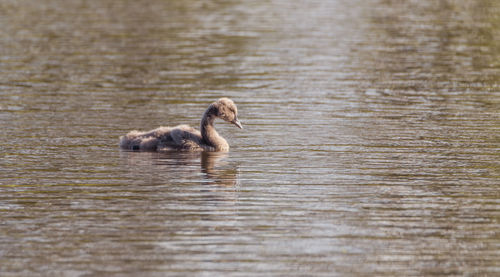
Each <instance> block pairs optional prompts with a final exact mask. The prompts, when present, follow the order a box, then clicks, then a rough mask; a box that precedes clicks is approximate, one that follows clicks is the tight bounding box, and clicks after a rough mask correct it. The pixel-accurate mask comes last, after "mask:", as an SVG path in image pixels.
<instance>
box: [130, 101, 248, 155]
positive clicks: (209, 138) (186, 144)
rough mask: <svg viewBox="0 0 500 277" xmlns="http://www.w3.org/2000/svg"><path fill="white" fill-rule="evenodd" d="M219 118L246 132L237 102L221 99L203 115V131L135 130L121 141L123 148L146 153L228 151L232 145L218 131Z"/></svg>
mask: <svg viewBox="0 0 500 277" xmlns="http://www.w3.org/2000/svg"><path fill="white" fill-rule="evenodd" d="M216 118H220V119H222V120H224V121H227V122H230V123H232V124H234V125H236V126H237V127H239V128H241V129H243V127H242V126H241V123H240V121H239V120H238V110H237V108H236V105H235V104H234V102H233V101H232V100H231V99H229V98H220V99H219V100H217V101H216V102H214V103H212V104H210V105H209V106H208V108H207V110H206V111H205V113H204V114H203V117H202V119H201V124H200V131H198V130H196V129H194V128H193V127H190V126H188V125H178V126H175V127H159V128H157V129H154V130H151V131H147V132H141V131H135V130H134V131H131V132H129V133H128V134H126V135H125V136H121V137H120V147H121V148H124V149H129V150H144V151H160V150H183V151H229V144H228V143H227V141H226V140H225V139H224V138H223V137H221V136H220V135H219V134H218V133H217V131H216V130H215V127H214V121H215V119H216Z"/></svg>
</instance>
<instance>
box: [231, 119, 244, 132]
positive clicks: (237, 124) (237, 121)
mask: <svg viewBox="0 0 500 277" xmlns="http://www.w3.org/2000/svg"><path fill="white" fill-rule="evenodd" d="M231 123H233V124H234V125H236V126H238V128H240V129H243V126H241V122H240V121H239V120H238V119H237V118H236V119H235V120H233V121H232V122H231Z"/></svg>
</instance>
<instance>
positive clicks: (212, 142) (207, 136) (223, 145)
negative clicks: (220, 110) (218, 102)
mask: <svg viewBox="0 0 500 277" xmlns="http://www.w3.org/2000/svg"><path fill="white" fill-rule="evenodd" d="M216 115H217V109H216V107H214V106H213V105H210V106H209V107H208V109H207V110H206V111H205V113H204V114H203V118H202V119H201V124H200V132H201V137H202V138H203V141H204V142H205V144H207V145H208V146H210V147H213V148H214V149H215V150H216V151H227V150H229V145H228V144H227V141H226V140H225V139H224V138H223V137H221V136H220V135H219V133H217V131H216V130H215V127H214V121H215V118H216Z"/></svg>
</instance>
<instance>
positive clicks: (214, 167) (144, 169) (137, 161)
mask: <svg viewBox="0 0 500 277" xmlns="http://www.w3.org/2000/svg"><path fill="white" fill-rule="evenodd" d="M122 153H123V154H124V155H126V157H127V161H128V163H129V165H131V166H132V168H131V169H132V170H133V171H134V172H135V173H137V174H136V175H139V174H140V175H146V176H148V177H149V178H150V177H151V176H153V175H154V176H155V177H160V178H161V179H163V181H164V180H170V181H174V182H178V181H180V180H183V181H195V182H198V183H199V182H201V183H205V184H213V185H219V186H236V185H238V167H237V165H235V164H234V163H231V162H229V161H228V160H227V158H228V155H229V154H228V153H226V152H177V151H165V152H137V151H122ZM158 174H160V175H161V176H158ZM146 176H145V177H146ZM200 176H201V177H202V178H200Z"/></svg>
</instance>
